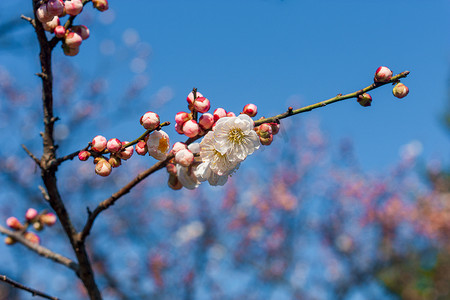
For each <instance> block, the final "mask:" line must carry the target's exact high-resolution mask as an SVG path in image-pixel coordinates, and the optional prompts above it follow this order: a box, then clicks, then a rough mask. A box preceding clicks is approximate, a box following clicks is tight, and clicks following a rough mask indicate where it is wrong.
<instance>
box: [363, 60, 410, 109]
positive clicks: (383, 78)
mask: <svg viewBox="0 0 450 300" xmlns="http://www.w3.org/2000/svg"><path fill="white" fill-rule="evenodd" d="M392 75H393V73H392V71H391V70H390V69H389V68H388V67H384V66H381V67H379V68H378V69H377V70H376V71H375V76H374V78H373V81H374V83H375V84H377V83H386V82H389V81H391V79H392ZM394 84H395V86H394V88H393V89H392V94H393V95H394V96H395V97H397V98H399V99H401V98H404V97H406V96H407V95H408V93H409V89H408V87H407V86H406V85H404V84H403V83H401V82H400V81H397V82H394ZM357 101H358V103H359V104H360V105H361V106H364V107H367V106H371V105H372V96H370V95H369V94H368V93H363V94H360V95H359V96H358V99H357Z"/></svg>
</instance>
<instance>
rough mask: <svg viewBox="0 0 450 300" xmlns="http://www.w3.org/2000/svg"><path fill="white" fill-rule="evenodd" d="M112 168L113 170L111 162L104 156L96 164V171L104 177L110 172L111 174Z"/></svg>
mask: <svg viewBox="0 0 450 300" xmlns="http://www.w3.org/2000/svg"><path fill="white" fill-rule="evenodd" d="M111 170H112V167H111V164H110V163H109V162H107V161H106V159H104V158H102V159H100V160H99V161H98V162H97V164H96V165H95V173H97V174H98V175H100V176H103V177H106V176H108V175H109V174H111Z"/></svg>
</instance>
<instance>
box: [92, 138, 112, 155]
mask: <svg viewBox="0 0 450 300" xmlns="http://www.w3.org/2000/svg"><path fill="white" fill-rule="evenodd" d="M107 143H108V142H107V141H106V138H105V137H104V136H102V135H97V136H96V137H95V138H94V139H93V140H92V143H91V144H92V150H94V151H97V152H102V151H103V150H105V148H106V144H107Z"/></svg>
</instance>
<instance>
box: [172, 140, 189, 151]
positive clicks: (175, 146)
mask: <svg viewBox="0 0 450 300" xmlns="http://www.w3.org/2000/svg"><path fill="white" fill-rule="evenodd" d="M184 149H187V146H186V144H185V143H182V142H176V143H175V144H173V147H172V153H173V154H177V152H178V151H180V150H184Z"/></svg>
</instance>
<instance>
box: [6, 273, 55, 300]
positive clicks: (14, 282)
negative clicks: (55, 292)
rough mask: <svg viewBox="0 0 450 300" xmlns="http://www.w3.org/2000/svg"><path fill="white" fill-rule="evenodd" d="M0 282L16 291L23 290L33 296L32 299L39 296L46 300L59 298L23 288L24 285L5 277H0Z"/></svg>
mask: <svg viewBox="0 0 450 300" xmlns="http://www.w3.org/2000/svg"><path fill="white" fill-rule="evenodd" d="M0 280H1V281H3V282H6V283H8V284H10V285H12V286H13V287H15V288H18V289H21V290H24V291H27V292H29V293H31V295H33V297H34V296H40V297H42V298H46V299H50V300H58V299H59V298H56V297H52V296H50V295H47V294H45V293H43V292H40V291H38V290H35V289H32V288H30V287H27V286H25V285H23V284H21V283H19V282H17V281H14V280H12V279H10V278H8V277H6V276H5V275H0Z"/></svg>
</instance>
